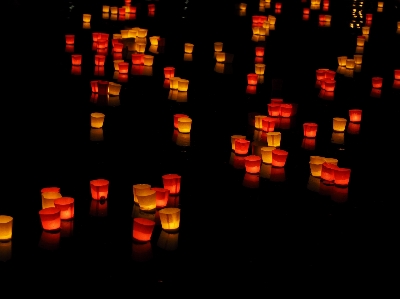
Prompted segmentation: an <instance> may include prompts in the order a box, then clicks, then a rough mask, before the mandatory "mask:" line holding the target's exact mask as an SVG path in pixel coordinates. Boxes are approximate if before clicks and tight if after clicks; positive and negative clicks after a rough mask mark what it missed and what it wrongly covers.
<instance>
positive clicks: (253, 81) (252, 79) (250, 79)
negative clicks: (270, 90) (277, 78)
mask: <svg viewBox="0 0 400 299" xmlns="http://www.w3.org/2000/svg"><path fill="white" fill-rule="evenodd" d="M257 80H258V75H257V74H248V75H247V84H249V85H257Z"/></svg>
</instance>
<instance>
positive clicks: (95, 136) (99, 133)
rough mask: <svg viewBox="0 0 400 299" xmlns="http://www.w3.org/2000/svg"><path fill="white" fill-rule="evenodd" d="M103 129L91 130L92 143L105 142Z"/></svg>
mask: <svg viewBox="0 0 400 299" xmlns="http://www.w3.org/2000/svg"><path fill="white" fill-rule="evenodd" d="M103 140H104V136H103V129H93V128H91V129H90V141H103Z"/></svg>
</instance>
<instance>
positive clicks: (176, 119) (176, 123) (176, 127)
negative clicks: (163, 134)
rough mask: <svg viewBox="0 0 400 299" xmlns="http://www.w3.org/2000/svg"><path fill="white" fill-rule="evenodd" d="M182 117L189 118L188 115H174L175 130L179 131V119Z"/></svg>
mask: <svg viewBox="0 0 400 299" xmlns="http://www.w3.org/2000/svg"><path fill="white" fill-rule="evenodd" d="M181 117H189V116H187V115H186V114H175V115H174V128H175V129H178V119H179V118H181Z"/></svg>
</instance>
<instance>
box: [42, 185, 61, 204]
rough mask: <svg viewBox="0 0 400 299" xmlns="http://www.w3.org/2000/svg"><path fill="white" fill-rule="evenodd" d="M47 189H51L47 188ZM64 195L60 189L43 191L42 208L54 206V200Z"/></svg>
mask: <svg viewBox="0 0 400 299" xmlns="http://www.w3.org/2000/svg"><path fill="white" fill-rule="evenodd" d="M46 189H47V190H50V189H48V188H46ZM60 197H62V196H61V194H60V192H59V191H55V190H54V191H45V192H42V208H43V209H46V208H52V207H54V200H56V199H57V198H60Z"/></svg>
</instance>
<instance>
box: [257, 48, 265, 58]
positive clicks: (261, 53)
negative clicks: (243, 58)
mask: <svg viewBox="0 0 400 299" xmlns="http://www.w3.org/2000/svg"><path fill="white" fill-rule="evenodd" d="M264 51H265V48H264V47H256V56H264Z"/></svg>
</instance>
